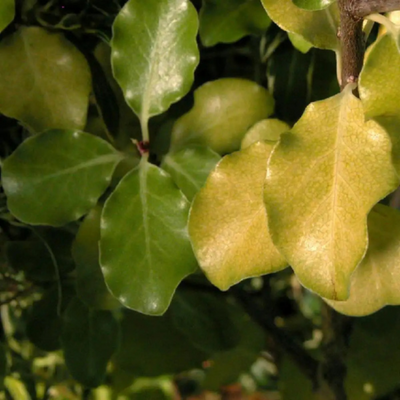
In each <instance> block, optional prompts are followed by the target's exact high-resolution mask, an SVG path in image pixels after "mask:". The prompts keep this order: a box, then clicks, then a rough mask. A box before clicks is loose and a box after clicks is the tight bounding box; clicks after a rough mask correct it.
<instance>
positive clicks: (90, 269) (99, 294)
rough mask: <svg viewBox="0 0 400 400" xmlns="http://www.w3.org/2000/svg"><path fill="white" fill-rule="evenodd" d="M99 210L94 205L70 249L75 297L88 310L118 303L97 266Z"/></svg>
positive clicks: (113, 306) (100, 208)
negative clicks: (74, 278)
mask: <svg viewBox="0 0 400 400" xmlns="http://www.w3.org/2000/svg"><path fill="white" fill-rule="evenodd" d="M101 212H102V207H100V206H96V207H95V208H93V209H92V210H91V211H90V212H89V214H88V215H87V216H86V218H85V220H84V221H83V222H82V224H81V226H80V228H79V231H78V233H77V235H76V239H75V242H74V244H73V246H72V256H73V257H74V260H75V263H76V294H77V296H78V297H79V298H80V299H81V300H82V301H83V302H84V303H85V304H86V305H87V306H88V307H90V308H94V309H105V310H108V309H114V308H117V307H119V306H121V304H120V303H119V302H118V301H117V299H116V298H115V297H114V296H112V295H111V293H110V291H109V290H108V289H107V286H106V284H105V282H104V277H103V273H102V271H101V267H100V263H99V240H100V218H101Z"/></svg>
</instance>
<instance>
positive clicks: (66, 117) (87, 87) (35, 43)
mask: <svg viewBox="0 0 400 400" xmlns="http://www.w3.org/2000/svg"><path fill="white" fill-rule="evenodd" d="M90 91H91V76H90V70H89V66H88V65H87V62H86V60H85V57H84V56H83V55H82V54H81V53H80V52H79V51H78V50H77V49H76V48H75V47H74V46H73V45H72V44H71V43H70V42H69V41H68V40H66V39H65V38H64V36H63V35H61V34H59V33H54V32H48V31H46V30H44V29H42V28H38V27H22V28H20V29H19V30H18V31H17V32H15V33H14V34H12V35H10V36H8V37H6V38H4V39H3V40H2V41H1V43H0V112H2V113H3V114H5V115H7V116H8V117H11V118H16V119H18V120H20V121H21V122H23V123H24V124H26V125H27V126H29V127H30V128H31V129H33V130H34V131H36V132H41V131H43V130H45V129H53V128H58V129H83V128H84V126H85V124H86V115H87V108H88V104H89V94H90Z"/></svg>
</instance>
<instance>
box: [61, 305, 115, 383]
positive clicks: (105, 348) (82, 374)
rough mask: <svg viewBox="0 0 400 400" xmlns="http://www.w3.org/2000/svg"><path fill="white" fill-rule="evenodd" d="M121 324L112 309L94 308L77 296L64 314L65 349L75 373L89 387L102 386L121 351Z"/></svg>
mask: <svg viewBox="0 0 400 400" xmlns="http://www.w3.org/2000/svg"><path fill="white" fill-rule="evenodd" d="M118 342H119V326H118V322H117V320H116V319H115V318H114V317H113V315H112V313H111V312H110V311H100V310H91V309H89V308H88V307H86V306H85V304H84V303H82V302H81V301H80V300H79V299H78V298H77V297H75V298H74V299H72V300H71V302H70V303H69V305H68V307H67V309H66V310H65V313H64V315H63V326H62V333H61V343H62V349H63V351H64V358H65V363H66V365H67V368H68V370H69V372H70V373H71V375H72V376H73V377H74V378H75V379H76V380H77V381H78V382H80V383H82V384H83V385H84V386H86V387H97V386H99V385H100V384H101V383H102V382H103V380H104V377H105V374H106V368H107V364H108V361H109V360H110V358H111V356H112V355H113V354H114V352H115V351H116V350H117V347H118Z"/></svg>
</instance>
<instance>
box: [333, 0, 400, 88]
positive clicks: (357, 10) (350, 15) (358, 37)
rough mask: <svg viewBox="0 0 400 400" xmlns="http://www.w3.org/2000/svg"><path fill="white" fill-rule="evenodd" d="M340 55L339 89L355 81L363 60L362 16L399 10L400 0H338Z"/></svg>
mask: <svg viewBox="0 0 400 400" xmlns="http://www.w3.org/2000/svg"><path fill="white" fill-rule="evenodd" d="M339 10H340V33H339V37H340V44H341V56H342V72H341V78H342V79H341V85H340V86H341V89H342V90H343V89H344V87H345V86H346V85H347V84H348V83H351V82H357V81H358V77H359V75H360V71H361V68H362V66H363V61H364V51H365V43H364V35H363V32H362V23H363V18H365V17H367V16H368V15H370V14H374V13H384V12H390V11H394V10H400V0H339Z"/></svg>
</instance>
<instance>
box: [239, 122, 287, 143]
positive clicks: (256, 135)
mask: <svg viewBox="0 0 400 400" xmlns="http://www.w3.org/2000/svg"><path fill="white" fill-rule="evenodd" d="M289 130H290V127H289V125H288V124H287V123H286V122H283V121H280V120H279V119H264V120H262V121H260V122H257V123H256V124H255V125H253V126H252V127H251V128H250V129H249V130H248V131H247V133H246V135H245V137H244V138H243V140H242V144H241V149H242V150H243V149H246V148H247V147H250V146H251V145H252V144H254V143H256V142H261V141H266V142H268V144H270V145H272V146H273V145H275V144H276V142H277V141H278V140H279V138H280V136H281V134H282V133H283V132H287V131H289Z"/></svg>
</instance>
